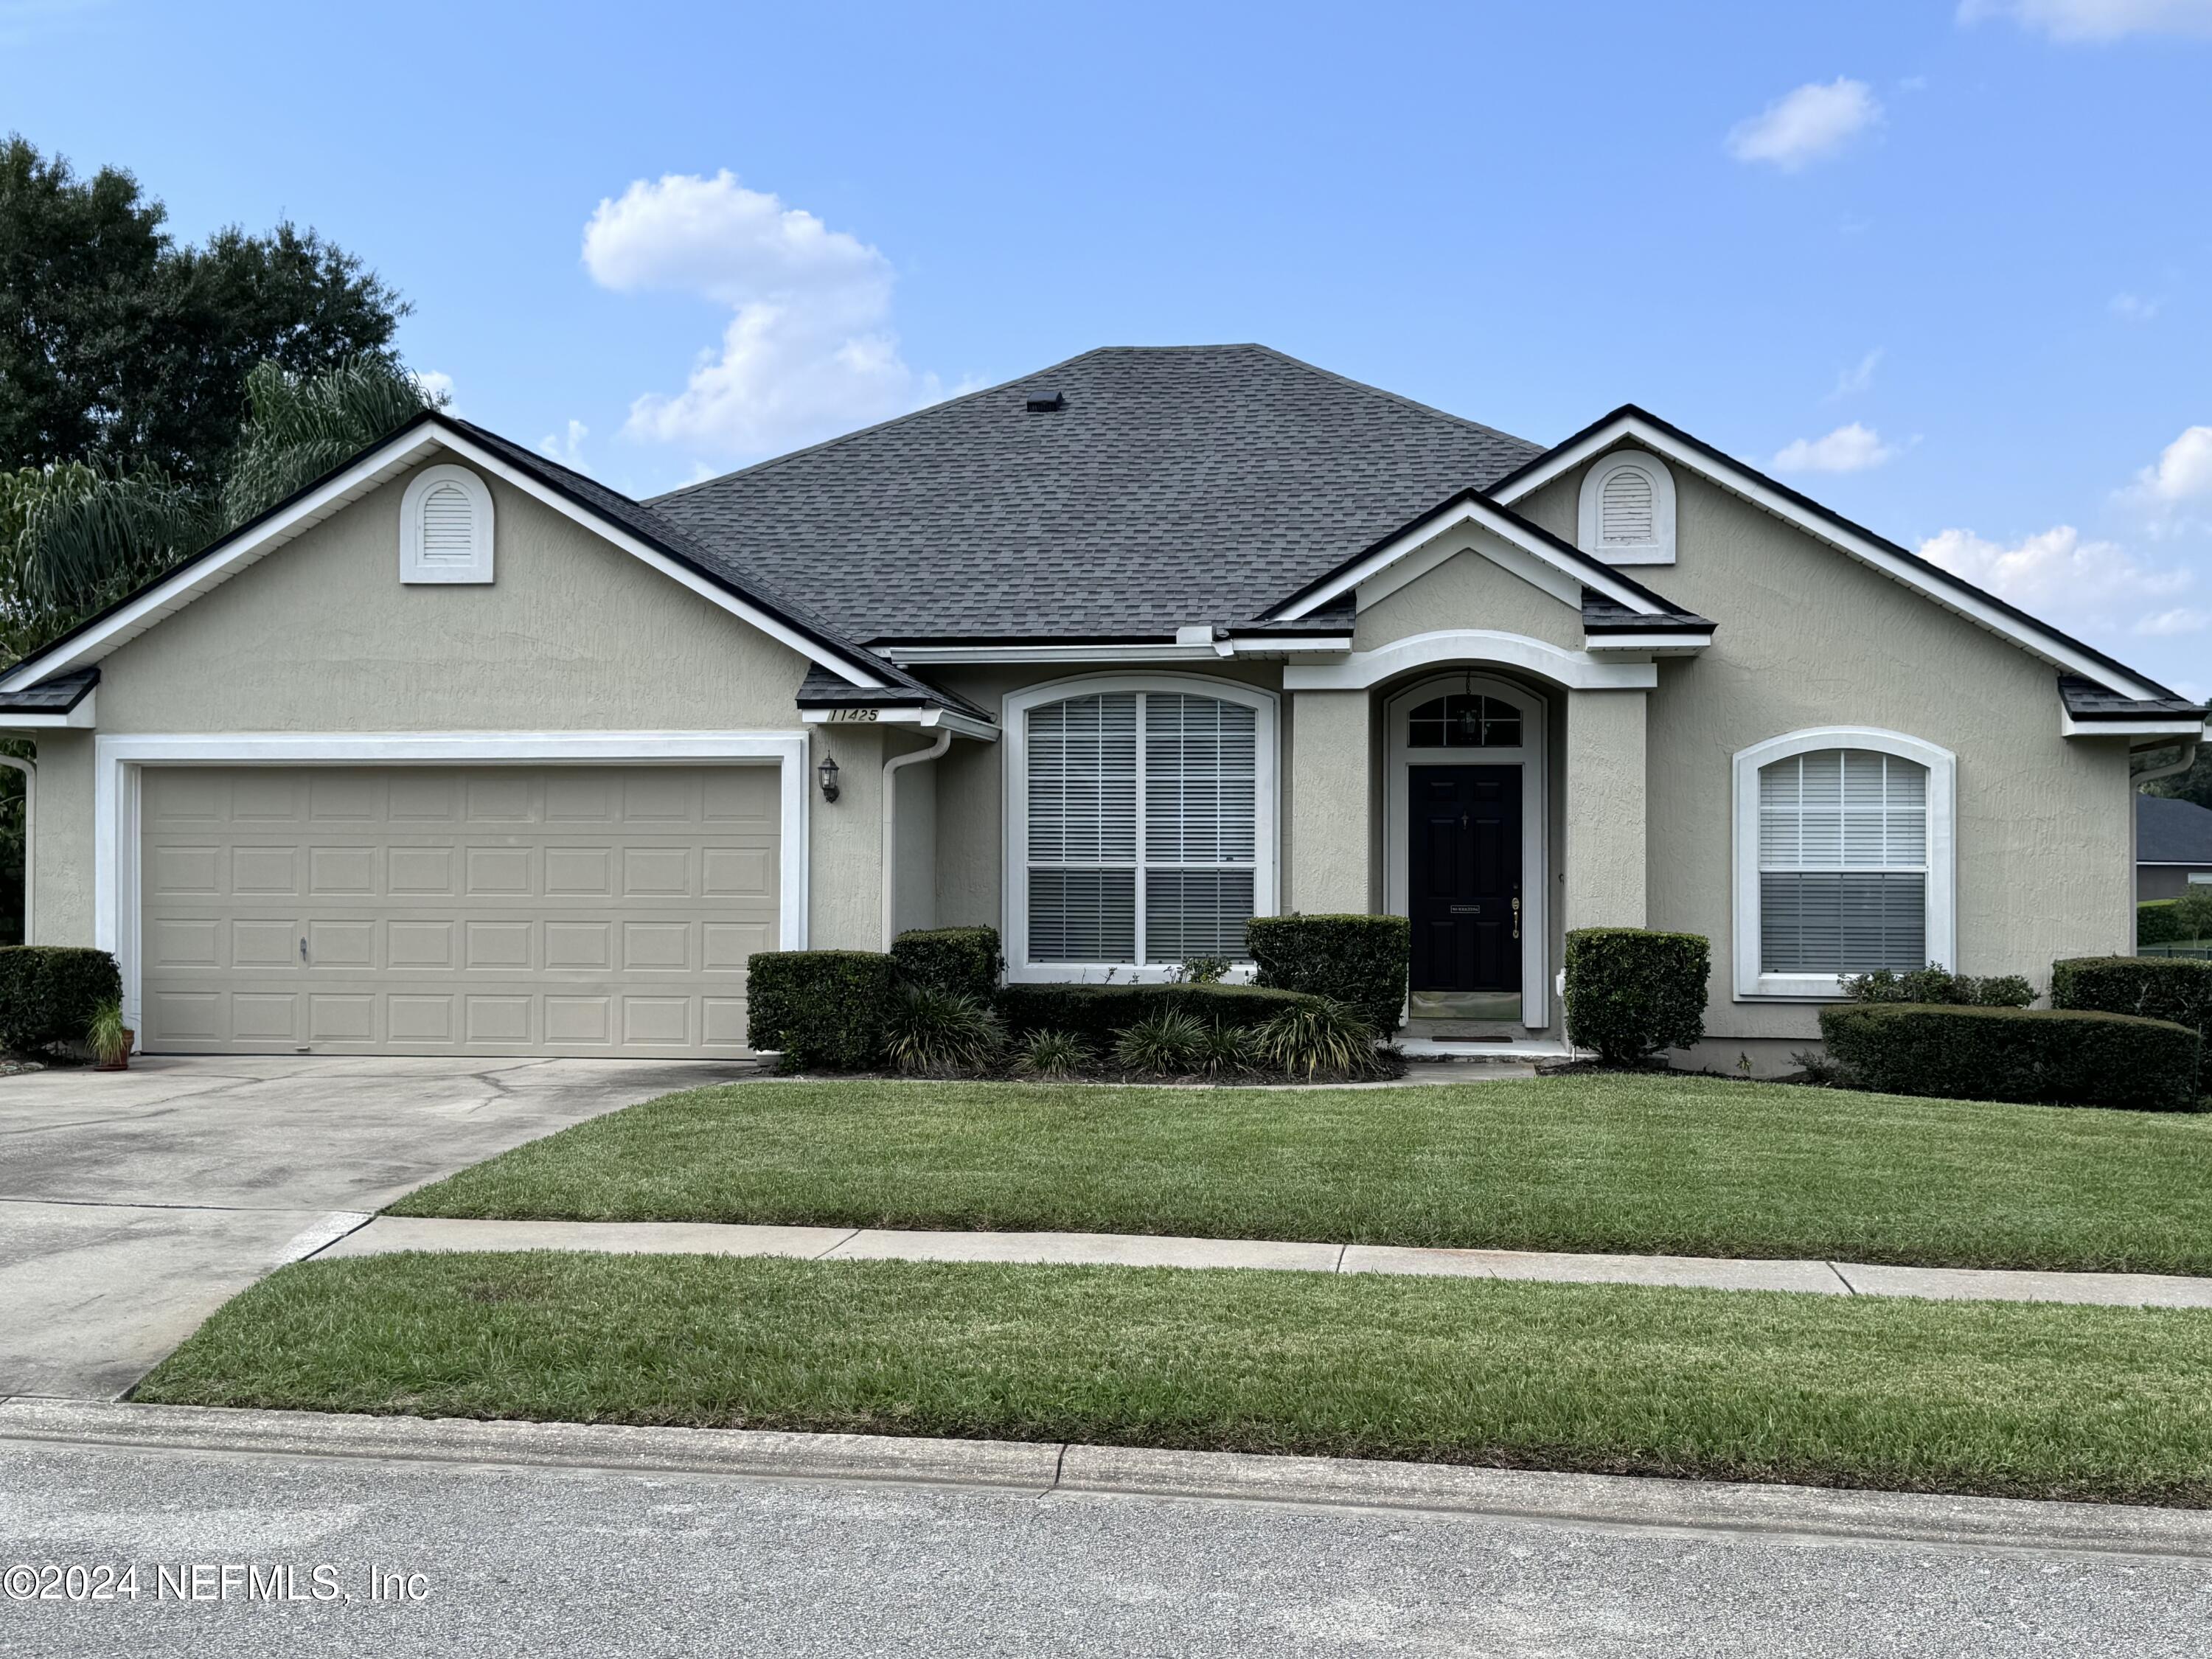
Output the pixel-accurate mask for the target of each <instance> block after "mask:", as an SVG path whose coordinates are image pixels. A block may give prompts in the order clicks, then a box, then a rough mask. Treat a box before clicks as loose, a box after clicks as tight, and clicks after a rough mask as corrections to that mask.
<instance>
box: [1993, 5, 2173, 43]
mask: <svg viewBox="0 0 2212 1659" xmlns="http://www.w3.org/2000/svg"><path fill="white" fill-rule="evenodd" d="M1985 17H2009V18H2010V19H2012V20H2013V21H2015V22H2016V23H2018V24H2019V25H2020V26H2021V27H2022V28H2027V29H2034V30H2036V31H2037V32H2039V33H2043V34H2047V35H2049V36H2050V37H2051V39H2052V40H2120V39H2121V38H2123V37H2124V36H2126V35H2130V34H2194V35H2203V36H2207V37H2212V0H1960V6H1959V21H1960V22H1961V23H1978V22H1979V21H1982V19H1984V18H1985Z"/></svg>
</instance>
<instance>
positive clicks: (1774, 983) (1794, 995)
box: [1735, 974, 1844, 1002]
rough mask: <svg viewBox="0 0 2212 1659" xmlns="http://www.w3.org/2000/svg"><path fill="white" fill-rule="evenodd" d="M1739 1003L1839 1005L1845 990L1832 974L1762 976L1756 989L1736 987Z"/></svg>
mask: <svg viewBox="0 0 2212 1659" xmlns="http://www.w3.org/2000/svg"><path fill="white" fill-rule="evenodd" d="M1735 1000H1737V1001H1738V1002H1841V1001H1842V1000H1844V986H1843V981H1842V978H1841V976H1840V975H1835V974H1761V975H1759V981H1758V983H1757V984H1755V985H1751V986H1741V985H1739V986H1738V987H1736V992H1735Z"/></svg>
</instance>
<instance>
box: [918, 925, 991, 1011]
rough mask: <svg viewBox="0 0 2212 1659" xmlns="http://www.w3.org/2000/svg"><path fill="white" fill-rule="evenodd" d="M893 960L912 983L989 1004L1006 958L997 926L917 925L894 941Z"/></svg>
mask: <svg viewBox="0 0 2212 1659" xmlns="http://www.w3.org/2000/svg"><path fill="white" fill-rule="evenodd" d="M891 961H892V962H893V963H896V964H897V967H898V970H899V976H900V977H901V978H902V979H903V980H905V981H906V982H907V983H908V984H909V985H918V986H921V987H922V988H923V989H924V990H928V991H943V992H945V994H948V995H951V996H958V997H973V998H975V1000H976V1001H978V1002H981V1003H986V1004H987V1003H988V1002H989V1001H990V1000H991V996H992V994H993V993H994V992H995V991H996V990H997V989H998V988H999V969H1000V968H1001V967H1003V966H1004V965H1005V963H1006V958H1005V957H1001V956H1000V954H999V930H998V929H997V928H995V927H926V928H925V927H916V928H913V929H910V930H909V931H908V932H906V933H901V934H900V935H899V936H898V937H897V938H896V939H893V940H892V941H891Z"/></svg>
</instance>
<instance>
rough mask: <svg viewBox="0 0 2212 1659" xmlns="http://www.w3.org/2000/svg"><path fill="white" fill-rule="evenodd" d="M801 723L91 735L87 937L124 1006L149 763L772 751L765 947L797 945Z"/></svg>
mask: <svg viewBox="0 0 2212 1659" xmlns="http://www.w3.org/2000/svg"><path fill="white" fill-rule="evenodd" d="M808 744H809V738H808V737H807V734H806V733H805V732H210V733H197V732H192V733H187V732H160V733H150V734H147V735H143V736H129V737H104V738H94V744H93V819H92V836H93V903H92V933H93V943H94V945H98V946H99V947H100V949H101V950H103V951H111V952H112V953H113V955H114V957H115V959H116V961H117V963H118V964H119V965H120V967H121V968H122V970H123V998H124V1011H125V1015H126V1016H127V1017H128V1018H129V1021H130V1023H131V1024H132V1025H134V1026H135V1025H136V1024H137V1017H138V1014H139V1012H140V1006H139V963H140V960H141V957H140V952H139V939H138V921H139V912H138V796H139V780H140V776H141V775H142V774H143V770H144V769H145V768H147V767H149V766H392V765H420V766H440V765H447V766H453V765H487V764H513V765H560V764H569V765H595V766H609V765H670V764H678V763H684V762H699V761H730V762H746V761H753V762H762V763H768V762H773V763H775V765H776V766H777V767H778V769H780V771H781V778H780V780H779V786H780V787H779V788H778V791H777V795H778V805H779V811H778V815H777V830H778V847H777V850H776V858H777V863H778V866H779V877H780V880H779V884H778V889H777V894H776V934H777V939H776V948H777V949H779V950H783V951H803V950H805V948H806V920H807V904H808V886H807V856H806V854H807V814H808V808H809V804H810V802H811V799H812V795H811V778H812V775H811V770H810V769H809V766H808Z"/></svg>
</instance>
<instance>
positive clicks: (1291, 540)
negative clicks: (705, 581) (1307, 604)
mask: <svg viewBox="0 0 2212 1659" xmlns="http://www.w3.org/2000/svg"><path fill="white" fill-rule="evenodd" d="M1050 394H1058V395H1059V396H1060V397H1061V398H1065V399H1066V405H1065V407H1063V408H1061V409H1060V410H1056V411H1054V412H1053V413H1049V414H1032V413H1030V412H1029V411H1028V409H1027V404H1028V402H1029V400H1030V398H1033V397H1044V396H1048V395H1050ZM1540 453H1542V451H1541V447H1540V446H1538V445H1535V444H1531V443H1527V442H1524V441H1522V440H1521V439H1518V438H1514V437H1509V436H1508V435H1505V434H1504V433H1502V432H1497V431H1493V430H1492V428H1488V427H1486V426H1479V425H1477V424H1475V423H1474V422H1472V421H1465V420H1462V419H1460V418H1459V417H1457V416H1452V415H1447V414H1444V413H1443V412H1442V411H1441V410H1434V409H1430V408H1428V407H1426V406H1425V405H1424V404H1417V403H1413V402H1411V401H1410V400H1408V399H1407V398H1401V397H1398V396H1396V395H1395V394H1393V393H1390V392H1382V391H1378V390H1376V388H1374V387H1372V386H1362V385H1360V384H1358V382H1356V381H1352V380H1344V379H1342V378H1340V377H1339V376H1337V375H1334V374H1329V373H1328V372H1327V371H1325V370H1322V369H1319V368H1314V367H1313V366H1312V365H1310V364H1308V363H1302V362H1298V361H1297V359H1296V358H1293V357H1286V356H1284V355H1283V354H1282V353H1280V352H1279V351H1274V350H1271V349H1268V348H1267V347H1265V346H1259V345H1228V346H1158V347H1109V348H1106V349H1101V350H1097V351H1091V352H1086V353H1085V354H1084V355H1083V356H1079V357H1074V358H1071V359H1069V360H1068V361H1067V362H1064V363H1061V364H1059V365H1058V366H1056V367H1054V368H1048V369H1043V370H1041V371H1039V372H1038V373H1036V374H1030V375H1026V376H1024V377H1023V378H1022V379H1021V380H1017V381H1012V382H1009V383H1008V384H1007V385H1006V386H996V387H993V388H991V389H990V390H988V391H984V392H971V393H969V394H968V395H967V396H965V397H961V398H952V399H951V400H950V401H948V402H945V403H942V404H937V405H935V406H934V407H933V408H930V409H925V410H921V411H920V412H919V413H917V414H914V415H909V416H905V417H903V418H902V419H900V420H896V421H893V422H889V423H888V424H886V425H883V426H878V427H872V428H867V429H866V430H865V431H861V432H856V433H853V434H850V435H847V436H845V437H842V438H837V439H833V440H832V441H829V442H828V443H825V444H821V445H817V447H814V448H811V449H805V450H800V451H799V452H798V453H795V454H791V455H787V456H783V457H781V459H776V460H773V461H767V462H763V463H762V464H761V465H758V466H755V467H751V468H749V469H747V470H746V471H742V472H733V473H731V474H729V475H728V476H727V477H720V478H714V479H711V480H709V481H708V482H707V483H700V484H694V485H692V486H690V488H688V489H680V490H678V491H676V492H675V493H673V494H672V495H662V496H659V497H658V498H656V499H655V500H653V501H651V502H649V503H648V504H647V506H648V507H649V508H650V510H651V511H653V513H656V514H658V515H659V517H660V518H661V519H663V520H667V521H671V522H672V523H674V524H675V525H677V526H680V527H681V528H683V529H684V530H686V531H689V532H690V533H691V535H692V536H693V538H695V539H696V541H697V542H698V543H700V544H704V545H708V546H711V547H714V548H716V549H720V550H724V551H726V553H727V555H728V556H731V557H732V558H733V559H737V560H741V561H742V562H744V566H745V567H746V568H748V569H749V570H751V571H754V572H756V573H757V574H758V578H759V580H763V581H764V582H765V583H767V584H768V585H769V586H771V587H773V588H775V590H777V591H780V592H785V593H788V594H790V595H792V596H793V598H794V599H798V600H799V601H800V602H803V603H805V605H809V606H811V607H812V608H813V609H814V610H815V611H818V612H819V613H820V614H821V615H822V616H823V617H826V618H828V619H829V622H830V623H832V624H833V625H834V626H836V628H837V629H839V630H840V631H841V632H842V633H843V634H844V635H846V637H848V638H851V639H856V640H860V641H864V642H865V641H871V640H886V639H908V640H913V639H924V638H952V637H959V638H968V639H1008V638H1054V637H1058V638H1094V639H1096V638H1114V637H1134V638H1157V637H1159V636H1161V635H1168V634H1171V633H1173V631H1174V630H1175V629H1176V628H1178V627H1182V626H1184V625H1186V624H1190V623H1243V622H1246V621H1249V620H1250V619H1251V618H1253V617H1255V616H1257V615H1258V614H1259V613H1260V612H1261V611H1263V610H1265V609H1266V608H1267V606H1268V605H1272V604H1273V603H1274V602H1275V601H1276V600H1277V599H1280V598H1281V597H1282V596H1283V595H1285V594H1286V593H1289V592H1292V591H1294V590H1296V589H1297V588H1298V587H1300V586H1303V585H1304V584H1306V583H1308V582H1310V581H1312V580H1315V579H1316V578H1317V577H1320V576H1322V575H1324V574H1327V573H1328V571H1330V570H1332V569H1334V568H1336V567H1337V566H1338V565H1340V563H1342V562H1344V560H1345V559H1346V558H1347V557H1349V556H1352V554H1354V553H1356V552H1358V550H1360V549H1361V548H1363V547H1365V546H1367V545H1368V544H1370V543H1372V542H1373V541H1374V540H1375V538H1376V537H1378V536H1380V535H1383V534H1384V533H1386V532H1389V531H1390V530H1391V529H1393V528H1394V527H1395V526H1400V525H1402V524H1405V523H1406V522H1407V521H1408V520H1411V519H1413V518H1414V517H1415V516H1417V515H1418V514H1419V513H1424V512H1425V511H1427V510H1428V509H1429V508H1431V507H1433V506H1434V505H1435V504H1436V503H1437V501H1441V500H1443V499H1444V498H1445V497H1446V496H1448V495H1451V494H1452V493H1453V492H1454V491H1455V490H1460V489H1466V488H1468V487H1469V486H1474V487H1475V488H1478V489H1479V488H1482V487H1485V486H1487V485H1488V484H1490V483H1492V482H1493V481H1494V480H1496V479H1498V478H1499V477H1503V476H1504V475H1505V474H1506V473H1508V472H1510V471H1513V470H1515V469H1516V468H1517V467H1520V466H1522V465H1525V464H1526V463H1527V462H1528V461H1529V460H1530V459H1533V458H1534V457H1535V456H1537V455H1538V454H1540Z"/></svg>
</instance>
